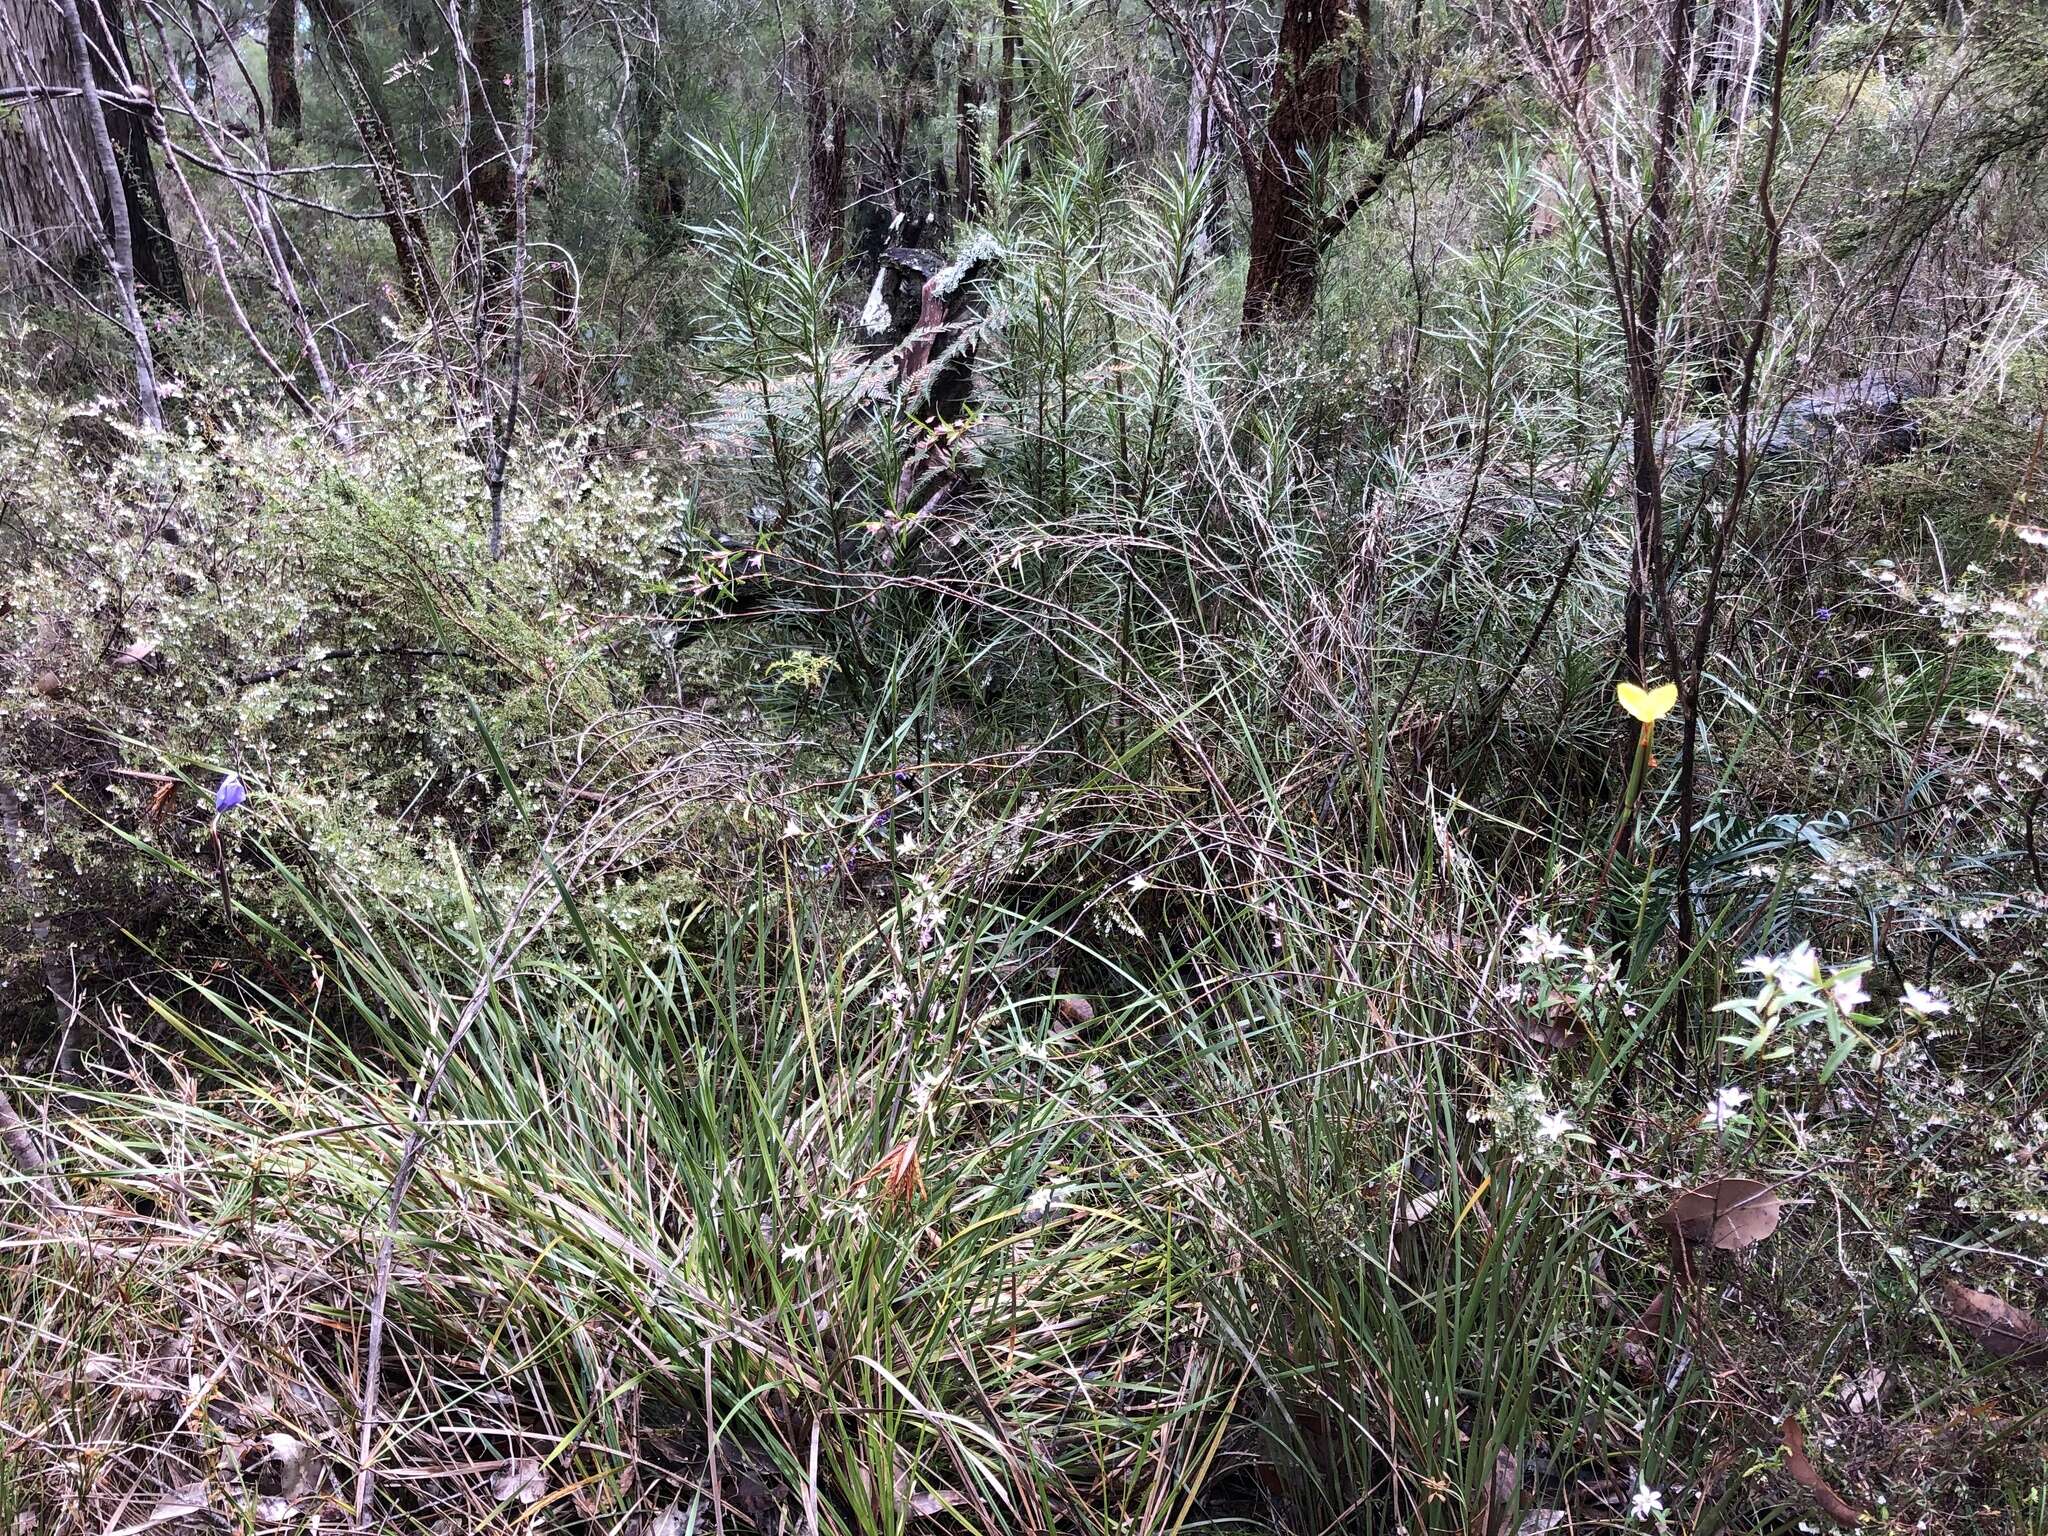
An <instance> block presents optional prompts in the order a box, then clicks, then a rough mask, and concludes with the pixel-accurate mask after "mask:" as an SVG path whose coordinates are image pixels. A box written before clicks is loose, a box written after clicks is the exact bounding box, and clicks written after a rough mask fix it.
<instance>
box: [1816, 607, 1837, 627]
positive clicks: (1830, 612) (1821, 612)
mask: <svg viewBox="0 0 2048 1536" xmlns="http://www.w3.org/2000/svg"><path fill="white" fill-rule="evenodd" d="M1813 616H1814V617H1815V618H1816V619H1819V620H1820V621H1821V623H1823V624H1825V623H1827V621H1828V620H1829V619H1832V618H1833V617H1834V616H1835V610H1834V609H1832V608H1816V609H1814V610H1813Z"/></svg>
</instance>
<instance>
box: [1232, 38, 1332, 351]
mask: <svg viewBox="0 0 2048 1536" xmlns="http://www.w3.org/2000/svg"><path fill="white" fill-rule="evenodd" d="M1343 31H1344V12H1343V6H1342V4H1341V3H1340V0H1287V3H1286V5H1285V6H1284V8H1283V9H1282V10H1281V13H1280V56H1279V61H1278V63H1277V65H1276V67H1275V72H1274V78H1273V106H1272V110H1271V112H1270V113H1269V114H1268V116H1267V118H1266V131H1265V133H1264V135H1263V136H1262V137H1261V138H1260V140H1259V141H1258V142H1256V143H1254V144H1252V145H1249V146H1247V147H1246V153H1245V181H1246V184H1247V191H1248V192H1249V194H1250V202H1251V238H1250V264H1249V266H1248V267H1247V268H1246V271H1245V280H1244V329H1245V330H1246V331H1247V332H1250V331H1255V330H1257V329H1258V328H1259V327H1261V326H1263V325H1266V324H1268V323H1271V322H1276V321H1277V322H1286V321H1291V320H1298V319H1300V318H1301V317H1302V316H1304V315H1306V314H1307V313H1308V312H1309V310H1310V309H1311V308H1312V307H1313V306H1314V304H1315V298H1316V282H1317V278H1318V275H1319V270H1320V268H1321V265H1322V251H1323V245H1324V243H1325V242H1324V236H1323V232H1322V225H1323V219H1322V215H1321V211H1320V210H1319V208H1318V207H1317V202H1318V199H1317V196H1316V192H1317V189H1316V185H1315V177H1316V174H1317V172H1318V170H1319V168H1320V167H1322V166H1324V165H1326V164H1327V162H1328V159H1329V153H1330V146H1331V144H1332V142H1333V141H1334V140H1335V138H1336V136H1337V130H1338V127H1339V125H1340V123H1341V120H1342V115H1343V101H1342V96H1341V87H1342V85H1343V58H1342V49H1341V47H1340V46H1339V45H1340V43H1341V40H1342V36H1343Z"/></svg>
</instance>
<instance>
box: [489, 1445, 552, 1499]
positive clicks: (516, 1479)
mask: <svg viewBox="0 0 2048 1536" xmlns="http://www.w3.org/2000/svg"><path fill="white" fill-rule="evenodd" d="M547 1491H548V1475H547V1473H546V1471H545V1470H543V1468H542V1467H541V1464H540V1463H539V1462H538V1461H536V1460H535V1459H534V1458H533V1457H531V1456H522V1457H520V1458H519V1460H517V1461H515V1462H513V1463H512V1465H511V1466H509V1467H507V1468H506V1469H505V1470H504V1471H503V1472H500V1473H499V1474H498V1475H497V1477H496V1478H494V1479H492V1482H491V1494H492V1497H494V1498H496V1499H497V1500H498V1501H499V1502H500V1503H517V1504H520V1505H530V1504H537V1503H539V1502H540V1496H541V1495H542V1494H544V1493H546V1492H547Z"/></svg>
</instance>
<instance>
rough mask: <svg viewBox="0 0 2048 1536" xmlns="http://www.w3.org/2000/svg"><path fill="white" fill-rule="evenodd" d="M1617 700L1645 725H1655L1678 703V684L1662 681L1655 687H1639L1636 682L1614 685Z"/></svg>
mask: <svg viewBox="0 0 2048 1536" xmlns="http://www.w3.org/2000/svg"><path fill="white" fill-rule="evenodd" d="M1614 698H1615V702H1616V703H1618V704H1620V705H1621V707H1622V708H1623V709H1625V710H1627V711H1628V712H1629V713H1630V714H1631V715H1633V716H1634V717H1635V718H1636V719H1638V720H1640V721H1642V722H1643V724H1644V725H1645V726H1651V725H1655V724H1656V723H1657V722H1658V721H1659V720H1662V719H1663V718H1664V717H1665V716H1666V715H1668V714H1670V713H1671V711H1672V709H1673V708H1674V707H1675V706H1676V705H1677V703H1678V684H1676V683H1661V684H1659V685H1658V686H1657V687H1655V688H1638V687H1637V686H1636V685H1635V684H1634V683H1617V684H1615V686H1614Z"/></svg>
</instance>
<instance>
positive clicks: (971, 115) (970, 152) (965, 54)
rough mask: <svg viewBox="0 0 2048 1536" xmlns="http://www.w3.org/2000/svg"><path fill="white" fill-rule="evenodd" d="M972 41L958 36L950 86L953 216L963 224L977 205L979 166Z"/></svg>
mask: <svg viewBox="0 0 2048 1536" xmlns="http://www.w3.org/2000/svg"><path fill="white" fill-rule="evenodd" d="M978 62H979V61H978V60H977V58H976V57H975V46H974V40H973V38H972V37H971V35H969V34H968V33H966V32H964V31H963V32H962V33H961V34H960V62H959V68H958V73H957V77H956V78H955V80H954V84H953V199H954V201H953V214H954V217H955V218H957V219H959V220H960V221H962V222H963V223H964V222H965V221H966V220H968V219H971V218H973V217H974V215H975V212H976V210H977V208H978V206H979V204H978V202H977V197H978V195H979V190H980V189H979V188H978V187H977V186H976V184H975V183H976V180H977V178H978V175H979V171H980V165H981V79H980V77H979V75H977V74H976V72H975V69H976V65H977V63H978Z"/></svg>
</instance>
